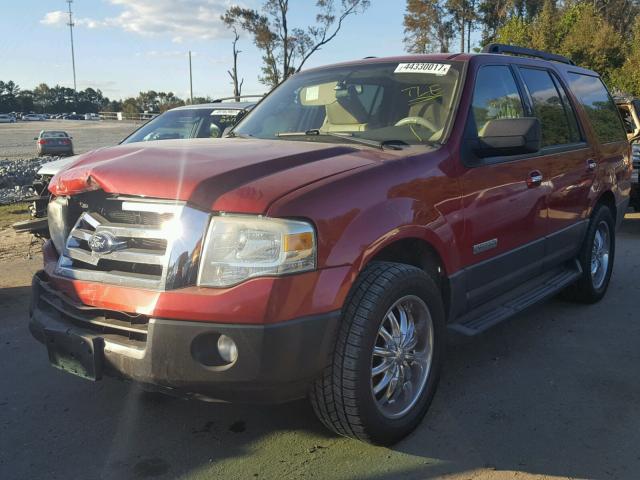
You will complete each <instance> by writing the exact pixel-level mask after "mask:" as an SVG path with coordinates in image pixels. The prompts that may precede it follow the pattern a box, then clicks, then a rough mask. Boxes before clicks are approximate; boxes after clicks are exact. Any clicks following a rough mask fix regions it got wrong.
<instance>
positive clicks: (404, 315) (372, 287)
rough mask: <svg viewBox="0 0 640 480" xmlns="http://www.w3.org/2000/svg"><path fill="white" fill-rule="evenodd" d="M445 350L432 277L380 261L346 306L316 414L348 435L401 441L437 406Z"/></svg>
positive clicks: (318, 388) (315, 392) (315, 390)
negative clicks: (437, 393) (437, 389)
mask: <svg viewBox="0 0 640 480" xmlns="http://www.w3.org/2000/svg"><path fill="white" fill-rule="evenodd" d="M398 318H399V320H398ZM394 319H395V321H394ZM394 325H395V328H394ZM389 330H391V332H389ZM389 333H392V335H389ZM444 345H445V314H444V308H443V305H442V298H441V294H440V291H439V289H438V287H437V286H436V284H435V283H434V281H433V280H432V279H431V277H429V275H427V273H425V272H424V271H423V270H421V269H419V268H416V267H413V266H409V265H404V264H397V263H390V262H372V263H371V264H370V265H369V266H367V268H365V270H364V271H363V272H362V273H361V275H360V277H359V278H358V280H357V282H356V284H355V285H354V287H353V288H352V291H351V293H350V294H349V297H348V298H347V301H346V302H345V305H344V309H343V313H342V322H341V324H340V327H339V332H338V337H337V340H336V345H335V350H334V353H333V356H332V361H331V364H330V365H329V366H328V367H326V369H325V371H324V373H323V375H322V377H321V378H319V379H317V380H316V381H315V383H314V385H313V387H312V390H311V393H310V397H311V403H312V405H313V408H314V410H315V412H316V415H317V416H318V418H319V419H320V420H321V421H322V422H323V423H324V424H325V425H326V426H327V427H328V428H329V429H330V430H333V431H334V432H336V433H338V434H340V435H344V436H347V437H351V438H355V439H358V440H363V441H366V442H370V443H374V444H378V445H391V444H394V443H396V442H398V441H399V440H401V439H402V438H404V437H405V436H406V435H408V434H409V433H411V432H412V431H413V430H414V429H415V428H416V427H417V426H418V425H419V424H420V422H421V420H422V418H423V417H424V415H425V413H426V412H427V409H428V408H429V405H430V404H431V401H432V399H433V396H434V394H435V391H436V387H437V385H438V380H439V375H440V370H441V368H442V362H443V354H444ZM374 350H375V352H374ZM394 379H395V380H394ZM385 382H386V383H385ZM376 390H377V392H376Z"/></svg>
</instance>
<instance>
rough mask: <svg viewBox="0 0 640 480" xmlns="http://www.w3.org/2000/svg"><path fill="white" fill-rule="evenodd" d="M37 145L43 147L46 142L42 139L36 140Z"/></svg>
mask: <svg viewBox="0 0 640 480" xmlns="http://www.w3.org/2000/svg"><path fill="white" fill-rule="evenodd" d="M38 143H39V144H40V145H45V144H46V143H47V141H46V140H45V139H44V138H41V139H40V140H38Z"/></svg>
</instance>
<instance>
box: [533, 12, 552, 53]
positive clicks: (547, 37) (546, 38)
mask: <svg viewBox="0 0 640 480" xmlns="http://www.w3.org/2000/svg"><path fill="white" fill-rule="evenodd" d="M557 16H558V12H557V9H556V0H544V5H543V7H542V11H541V12H540V14H539V15H538V16H537V17H536V18H535V20H534V21H533V24H532V30H531V46H532V47H533V48H537V49H538V50H553V49H555V48H556V47H557V43H558V39H557V27H556V22H557Z"/></svg>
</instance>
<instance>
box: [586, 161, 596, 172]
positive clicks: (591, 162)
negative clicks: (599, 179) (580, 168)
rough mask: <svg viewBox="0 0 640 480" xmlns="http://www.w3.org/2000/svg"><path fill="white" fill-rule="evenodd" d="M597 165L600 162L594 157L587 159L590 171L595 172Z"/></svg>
mask: <svg viewBox="0 0 640 480" xmlns="http://www.w3.org/2000/svg"><path fill="white" fill-rule="evenodd" d="M597 167H598V163H597V162H596V161H595V160H594V159H593V158H590V159H589V160H587V170H588V171H590V172H593V171H594V170H595V169H596V168H597Z"/></svg>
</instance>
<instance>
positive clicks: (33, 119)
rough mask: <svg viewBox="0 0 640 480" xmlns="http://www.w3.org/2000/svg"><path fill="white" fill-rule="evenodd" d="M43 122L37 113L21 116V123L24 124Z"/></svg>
mask: <svg viewBox="0 0 640 480" xmlns="http://www.w3.org/2000/svg"><path fill="white" fill-rule="evenodd" d="M42 120H44V118H43V117H42V115H38V114H37V113H30V114H29V115H23V116H22V121H24V122H40V121H42Z"/></svg>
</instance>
